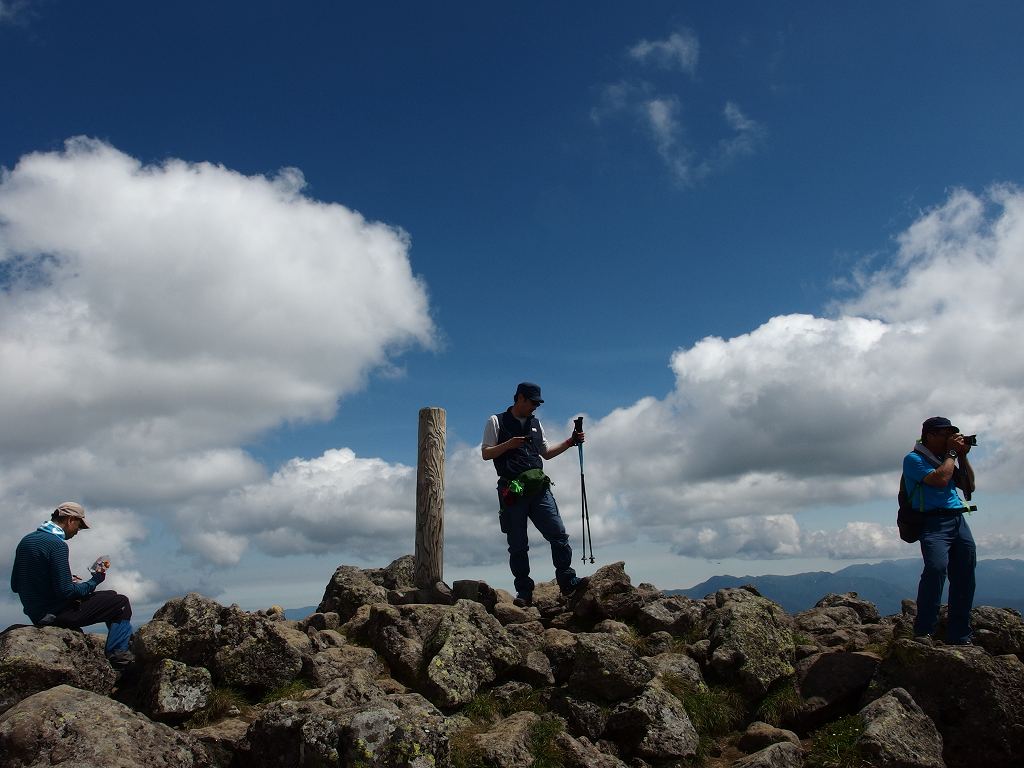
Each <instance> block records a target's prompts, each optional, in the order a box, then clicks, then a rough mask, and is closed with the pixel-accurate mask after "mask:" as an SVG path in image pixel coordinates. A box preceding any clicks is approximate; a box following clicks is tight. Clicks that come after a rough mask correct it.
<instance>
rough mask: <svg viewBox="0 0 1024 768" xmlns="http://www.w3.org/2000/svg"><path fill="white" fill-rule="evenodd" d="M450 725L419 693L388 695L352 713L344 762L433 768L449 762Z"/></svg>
mask: <svg viewBox="0 0 1024 768" xmlns="http://www.w3.org/2000/svg"><path fill="white" fill-rule="evenodd" d="M449 735H450V734H449V726H448V723H447V722H446V720H445V718H444V716H443V715H442V714H441V713H440V712H438V711H437V709H436V708H435V707H434V706H433V705H432V704H431V703H430V702H429V701H427V700H426V699H424V698H423V697H422V696H420V695H419V694H416V693H409V694H405V695H399V696H388V697H387V698H386V699H384V700H382V701H380V702H378V703H377V704H376V705H375V706H372V707H367V708H365V709H359V710H357V711H355V712H354V713H352V714H351V715H350V716H348V719H347V723H346V725H345V727H344V728H343V729H342V759H341V763H340V764H341V765H359V766H366V768H433V767H434V766H435V765H448V764H449V740H448V739H449Z"/></svg>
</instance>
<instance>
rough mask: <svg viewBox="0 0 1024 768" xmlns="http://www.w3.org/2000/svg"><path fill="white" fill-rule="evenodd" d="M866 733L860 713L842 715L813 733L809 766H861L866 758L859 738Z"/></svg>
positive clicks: (855, 767)
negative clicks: (862, 753) (858, 741)
mask: <svg viewBox="0 0 1024 768" xmlns="http://www.w3.org/2000/svg"><path fill="white" fill-rule="evenodd" d="M862 733H864V718H862V717H861V716H860V715H848V716H847V717H841V718H839V719H838V720H836V721H835V722H833V723H829V724H828V725H826V726H824V727H822V728H819V729H818V730H816V731H815V732H814V733H812V734H811V749H810V752H809V753H808V755H807V762H806V763H805V765H806V767H807V768H859V767H860V766H862V765H864V764H865V763H864V758H863V756H862V755H861V753H860V748H859V747H858V746H857V740H858V739H859V738H860V736H861V734H862Z"/></svg>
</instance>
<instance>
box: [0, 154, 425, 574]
mask: <svg viewBox="0 0 1024 768" xmlns="http://www.w3.org/2000/svg"><path fill="white" fill-rule="evenodd" d="M304 184H305V182H304V179H303V177H302V174H301V172H299V171H298V170H296V169H284V170H282V171H280V172H278V173H277V175H275V176H273V177H265V176H244V175H242V174H239V173H237V172H234V171H232V170H230V169H227V168H224V167H222V166H218V165H213V164H210V163H190V162H186V161H183V160H177V159H171V160H167V161H165V162H163V163H160V164H156V165H144V164H142V163H141V162H139V161H138V160H136V159H134V158H132V157H130V156H128V155H126V154H124V153H123V152H120V151H118V150H117V149H116V148H114V147H112V146H110V145H109V144H105V143H103V142H100V141H96V140H92V139H85V138H77V139H72V140H70V141H68V142H67V144H66V146H65V148H64V149H63V151H59V152H42V153H36V154H31V155H27V156H25V157H23V158H21V160H20V161H19V162H18V163H17V165H16V166H15V167H14V168H13V169H10V170H7V169H4V170H3V172H2V175H0V289H2V290H0V328H2V329H3V333H2V335H0V421H2V423H3V424H4V429H3V430H2V431H0V460H2V464H0V466H2V469H0V498H2V500H3V502H4V503H5V507H6V508H7V509H10V510H12V513H13V514H15V515H17V516H18V519H19V520H21V521H22V522H24V523H27V522H28V521H29V520H30V519H34V518H35V517H38V516H39V515H40V514H42V513H43V512H46V511H47V510H49V509H52V507H53V506H54V504H55V503H56V501H59V500H60V498H64V497H67V498H77V499H80V500H83V501H84V502H85V503H86V504H87V505H89V506H90V508H99V509H102V508H105V507H119V506H120V507H134V508H135V509H138V508H140V507H142V506H146V507H149V508H151V509H161V508H162V509H170V508H179V507H183V508H187V507H189V505H192V506H197V505H199V502H198V501H197V500H198V499H218V500H219V499H221V498H224V497H225V496H226V495H227V496H230V495H231V494H232V493H233V492H237V489H238V488H245V487H248V486H250V485H251V484H252V483H256V482H258V481H261V480H263V479H264V477H265V471H264V470H263V468H262V467H261V466H260V465H259V464H258V463H257V462H255V461H253V459H252V458H251V457H249V456H248V455H247V454H246V453H245V452H244V451H243V450H242V449H241V448H240V447H239V446H240V445H241V444H243V443H244V441H246V440H248V439H251V438H253V437H254V436H256V435H258V434H260V433H262V432H264V431H266V430H267V429H270V428H272V427H275V426H277V425H280V424H281V423H282V422H302V421H315V420H325V419H329V418H331V417H332V416H333V415H334V413H335V409H336V407H337V403H338V400H339V398H341V397H343V396H344V395H345V394H347V393H350V392H352V391H354V390H356V389H357V388H359V387H361V386H363V385H364V383H365V381H366V379H367V377H368V375H370V374H371V373H372V372H373V371H375V370H380V369H387V368H388V367H389V366H390V365H391V361H392V360H393V359H394V357H395V356H396V355H397V354H399V353H401V352H402V351H403V350H404V349H406V348H408V347H410V346H414V345H418V346H431V345H432V344H433V339H434V334H435V330H434V326H433V323H432V321H431V318H430V314H429V307H428V298H427V293H426V289H425V287H424V285H423V284H422V282H421V281H420V280H419V279H418V278H417V277H416V276H415V275H414V274H413V272H412V269H411V266H410V262H409V250H410V241H409V237H408V236H407V235H406V234H405V233H404V232H402V231H401V230H398V229H395V228H393V227H390V226H386V225H383V224H380V223H375V222H371V221H367V220H366V219H364V218H363V217H362V216H361V215H359V214H358V213H356V212H355V211H352V210H350V209H348V208H345V207H344V206H342V205H338V204H328V203H323V202H320V201H317V200H315V199H312V198H310V197H308V196H307V195H305V194H304V192H303V188H304ZM58 497H60V498H58ZM268 503H269V502H268ZM211 532H212V529H207V528H202V527H201V528H200V530H199V531H198V532H197V534H196V536H197V540H202V539H203V537H204V535H207V538H208V534H210V533H211ZM268 535H269V534H268ZM268 546H270V545H268ZM277 546H278V547H279V548H284V549H287V545H286V544H285V543H280V544H278V545H277ZM0 548H2V549H3V550H5V551H10V549H11V542H10V541H5V542H0ZM228 559H230V558H228Z"/></svg>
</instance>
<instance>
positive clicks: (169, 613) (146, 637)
mask: <svg viewBox="0 0 1024 768" xmlns="http://www.w3.org/2000/svg"><path fill="white" fill-rule="evenodd" d="M223 611H224V606H222V605H221V604H220V603H218V602H217V601H215V600H211V599H210V598H208V597H203V596H202V595H200V594H198V593H196V592H189V593H188V594H187V595H185V596H184V597H176V598H174V599H173V600H168V601H167V602H166V603H164V605H163V606H162V607H161V608H159V609H158V610H157V612H156V613H154V614H153V620H152V621H150V622H149V623H147V624H143V625H142V626H141V627H139V628H138V629H137V630H136V632H135V638H134V644H133V647H134V648H135V651H136V653H137V654H138V657H139V659H140V660H142V661H156V660H159V659H174V660H176V661H180V662H182V663H184V664H189V665H191V666H196V667H207V668H209V667H210V666H211V664H210V662H211V660H212V659H213V657H214V655H215V654H216V653H217V651H218V650H219V648H220V645H221V638H220V631H221V628H222V627H221V613H222V612H223Z"/></svg>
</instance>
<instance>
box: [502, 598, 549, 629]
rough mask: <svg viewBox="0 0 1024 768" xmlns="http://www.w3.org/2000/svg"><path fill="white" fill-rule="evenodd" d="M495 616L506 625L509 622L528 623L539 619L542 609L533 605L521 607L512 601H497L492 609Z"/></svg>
mask: <svg viewBox="0 0 1024 768" xmlns="http://www.w3.org/2000/svg"><path fill="white" fill-rule="evenodd" d="M492 613H493V614H494V617H495V618H496V619H497V620H498V621H499V622H500V623H501V624H503V625H504V626H508V625H509V624H526V623H528V622H531V621H537V619H539V618H540V611H538V610H537V609H536V608H533V607H527V608H520V607H519V606H518V605H512V603H497V604H496V605H495V606H494V609H493V611H492Z"/></svg>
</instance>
